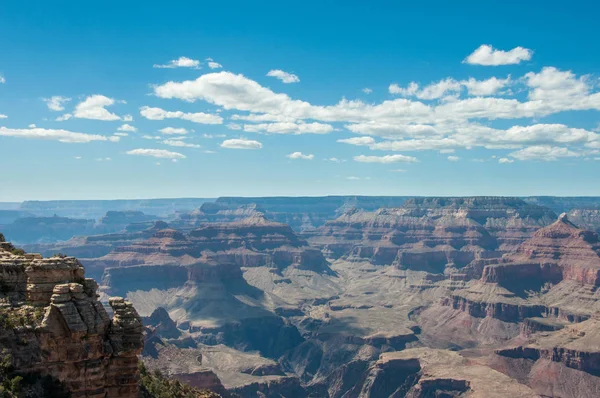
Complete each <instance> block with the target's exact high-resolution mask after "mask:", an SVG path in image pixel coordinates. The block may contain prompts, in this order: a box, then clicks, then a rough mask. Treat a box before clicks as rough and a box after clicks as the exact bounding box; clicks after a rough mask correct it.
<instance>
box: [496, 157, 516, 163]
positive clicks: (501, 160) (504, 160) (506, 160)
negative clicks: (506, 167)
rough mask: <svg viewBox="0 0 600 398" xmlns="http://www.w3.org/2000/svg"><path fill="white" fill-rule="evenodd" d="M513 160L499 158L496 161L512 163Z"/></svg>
mask: <svg viewBox="0 0 600 398" xmlns="http://www.w3.org/2000/svg"><path fill="white" fill-rule="evenodd" d="M514 162H515V161H514V160H512V159H509V158H500V159H498V163H514Z"/></svg>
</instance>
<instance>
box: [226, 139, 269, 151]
mask: <svg viewBox="0 0 600 398" xmlns="http://www.w3.org/2000/svg"><path fill="white" fill-rule="evenodd" d="M221 148H229V149H260V148H262V144H261V143H260V142H258V141H254V140H247V139H245V138H234V139H230V140H225V141H223V142H222V143H221Z"/></svg>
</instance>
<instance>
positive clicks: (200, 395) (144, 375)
mask: <svg viewBox="0 0 600 398" xmlns="http://www.w3.org/2000/svg"><path fill="white" fill-rule="evenodd" d="M139 368H140V387H141V393H142V394H141V396H142V398H221V396H220V395H219V394H215V393H214V392H211V391H207V390H198V389H197V388H194V387H191V386H189V385H187V384H184V383H182V382H180V381H179V380H173V379H169V378H167V377H165V376H163V375H162V374H161V373H160V372H158V371H154V372H151V371H149V370H148V369H146V367H145V366H144V364H143V363H142V361H140V364H139Z"/></svg>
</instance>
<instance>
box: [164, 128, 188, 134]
mask: <svg viewBox="0 0 600 398" xmlns="http://www.w3.org/2000/svg"><path fill="white" fill-rule="evenodd" d="M158 131H160V132H161V133H163V134H167V135H182V134H187V133H188V132H189V131H188V130H187V129H184V128H182V127H165V128H163V129H160V130H158Z"/></svg>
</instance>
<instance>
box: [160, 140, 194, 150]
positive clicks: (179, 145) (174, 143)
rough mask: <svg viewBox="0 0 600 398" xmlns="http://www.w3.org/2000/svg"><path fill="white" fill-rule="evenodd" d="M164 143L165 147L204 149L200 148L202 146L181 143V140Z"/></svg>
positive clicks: (165, 141)
mask: <svg viewBox="0 0 600 398" xmlns="http://www.w3.org/2000/svg"><path fill="white" fill-rule="evenodd" d="M162 143H163V144H165V145H169V146H176V147H182V148H202V146H200V145H197V144H189V143H187V142H184V141H181V140H163V141H162Z"/></svg>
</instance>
